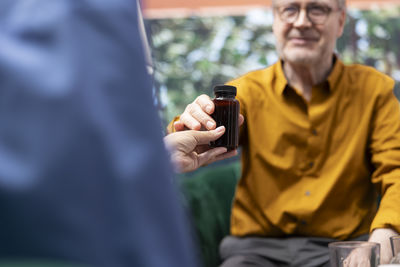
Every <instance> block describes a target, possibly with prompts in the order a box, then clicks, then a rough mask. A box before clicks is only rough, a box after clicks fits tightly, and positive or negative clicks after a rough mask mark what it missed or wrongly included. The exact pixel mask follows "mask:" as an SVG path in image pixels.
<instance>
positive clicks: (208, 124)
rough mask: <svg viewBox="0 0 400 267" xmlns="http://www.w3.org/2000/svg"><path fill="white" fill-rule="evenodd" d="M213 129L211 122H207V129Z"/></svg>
mask: <svg viewBox="0 0 400 267" xmlns="http://www.w3.org/2000/svg"><path fill="white" fill-rule="evenodd" d="M213 127H214V123H212V122H211V121H208V122H207V128H208V129H212V128H213Z"/></svg>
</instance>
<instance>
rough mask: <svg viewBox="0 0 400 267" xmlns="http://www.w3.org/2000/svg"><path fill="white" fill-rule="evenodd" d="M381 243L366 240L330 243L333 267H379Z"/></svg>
mask: <svg viewBox="0 0 400 267" xmlns="http://www.w3.org/2000/svg"><path fill="white" fill-rule="evenodd" d="M380 248H381V246H380V244H378V243H373V242H366V241H344V242H332V243H329V256H330V263H331V267H352V266H363V267H378V265H379V263H380Z"/></svg>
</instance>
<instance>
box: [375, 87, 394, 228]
mask: <svg viewBox="0 0 400 267" xmlns="http://www.w3.org/2000/svg"><path fill="white" fill-rule="evenodd" d="M393 86H394V84H393V81H392V80H391V81H390V82H387V83H385V89H384V91H382V93H380V94H379V95H378V97H377V98H376V103H375V110H374V114H373V119H372V121H371V126H372V129H371V135H370V137H371V138H370V141H371V142H370V153H371V163H372V164H373V167H374V171H373V173H372V182H373V183H374V184H375V185H376V186H377V188H378V190H379V193H380V194H381V196H382V198H381V202H380V205H379V209H378V211H377V214H376V216H375V218H374V220H373V222H372V225H371V228H370V231H373V230H374V229H376V228H392V229H393V230H396V231H397V232H399V233H400V108H399V102H398V101H397V99H396V97H395V95H394V94H393Z"/></svg>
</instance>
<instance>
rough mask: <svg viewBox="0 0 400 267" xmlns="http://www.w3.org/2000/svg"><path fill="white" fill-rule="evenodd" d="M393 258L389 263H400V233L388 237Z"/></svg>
mask: <svg viewBox="0 0 400 267" xmlns="http://www.w3.org/2000/svg"><path fill="white" fill-rule="evenodd" d="M390 245H391V246H392V254H393V258H392V260H391V262H390V263H398V264H400V235H396V236H392V237H390Z"/></svg>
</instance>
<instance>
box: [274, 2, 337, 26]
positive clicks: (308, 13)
mask: <svg viewBox="0 0 400 267" xmlns="http://www.w3.org/2000/svg"><path fill="white" fill-rule="evenodd" d="M315 6H320V7H323V8H325V9H326V16H325V18H324V20H323V21H322V22H318V23H316V22H315V21H314V19H313V18H312V17H310V9H311V8H313V7H315ZM285 7H293V8H297V14H296V15H295V16H294V17H293V18H292V19H284V18H282V13H283V11H282V10H280V9H282V8H285ZM274 9H275V10H276V11H277V13H278V16H279V19H280V20H281V21H283V22H285V23H288V24H293V23H295V22H296V21H297V20H298V19H299V16H300V13H301V10H303V9H304V10H305V11H306V17H307V19H308V21H310V22H311V23H312V24H313V25H324V24H325V23H326V21H327V20H328V18H329V16H330V15H331V14H332V13H334V12H338V11H342V10H343V9H342V8H340V7H339V8H332V7H330V6H327V5H316V4H310V5H307V6H306V7H300V6H299V5H295V4H287V5H281V6H275V7H274Z"/></svg>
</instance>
